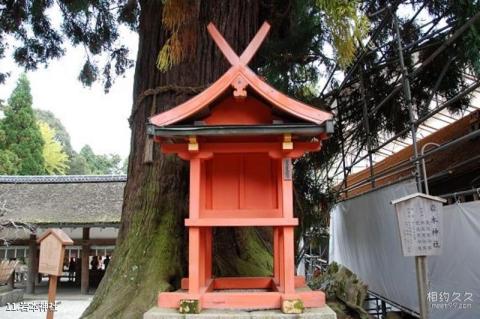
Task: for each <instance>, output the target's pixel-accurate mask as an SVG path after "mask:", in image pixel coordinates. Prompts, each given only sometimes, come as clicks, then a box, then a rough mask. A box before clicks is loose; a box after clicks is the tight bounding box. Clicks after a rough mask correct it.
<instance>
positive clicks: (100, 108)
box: [0, 28, 154, 158]
mask: <svg viewBox="0 0 480 319" xmlns="http://www.w3.org/2000/svg"><path fill="white" fill-rule="evenodd" d="M121 36H122V42H123V43H126V45H127V46H128V47H129V48H130V52H131V58H132V59H135V57H136V50H137V45H138V36H137V35H136V34H135V33H133V32H131V31H129V30H127V29H126V28H125V29H122V30H121ZM0 61H1V62H0V67H1V69H2V71H4V72H5V71H9V72H11V75H10V77H9V78H7V80H6V82H5V84H3V85H2V84H0V99H2V100H4V101H7V100H8V97H9V96H10V94H11V92H12V90H13V89H14V88H15V85H16V81H17V79H18V77H19V75H20V74H21V73H22V72H23V69H22V68H19V67H18V66H17V65H16V64H15V63H14V61H13V59H12V58H11V51H10V52H7V56H6V58H5V59H2V60H0ZM84 61H85V51H84V49H83V47H76V48H74V47H71V46H68V47H67V52H66V54H65V55H64V56H63V57H62V58H60V59H59V60H54V61H51V62H50V63H49V65H48V67H47V68H44V67H40V68H39V69H38V70H36V71H34V72H27V76H28V78H29V80H30V85H31V89H32V96H33V107H34V108H37V109H42V110H49V111H51V112H53V113H54V114H55V116H56V117H57V118H58V119H60V121H61V122H62V123H63V125H64V126H65V128H66V129H67V131H68V133H69V134H70V138H71V142H72V146H73V148H74V149H75V150H76V151H79V150H80V149H81V148H82V147H83V146H84V145H85V144H88V145H90V146H91V147H92V149H93V150H94V152H95V153H97V154H110V153H117V154H119V155H120V156H122V158H126V157H127V156H128V154H129V151H130V128H129V125H128V117H129V116H130V111H131V107H132V101H133V97H132V90H133V74H134V68H132V69H129V70H128V71H127V72H126V73H125V76H124V77H120V78H117V80H116V81H115V83H114V85H113V87H112V88H111V89H110V92H109V93H107V94H105V93H104V90H103V86H102V84H101V83H97V84H95V85H93V86H92V87H91V88H86V87H83V86H82V84H81V83H80V81H79V80H78V79H77V78H78V74H79V72H80V70H81V68H82V66H83V63H84ZM152 67H154V66H152Z"/></svg>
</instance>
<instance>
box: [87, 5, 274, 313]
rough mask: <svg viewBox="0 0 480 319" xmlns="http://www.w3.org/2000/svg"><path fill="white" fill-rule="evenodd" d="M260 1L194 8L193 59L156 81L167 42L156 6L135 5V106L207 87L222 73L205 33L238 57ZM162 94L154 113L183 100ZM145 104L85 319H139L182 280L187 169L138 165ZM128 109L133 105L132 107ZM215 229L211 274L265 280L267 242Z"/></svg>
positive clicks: (173, 164)
mask: <svg viewBox="0 0 480 319" xmlns="http://www.w3.org/2000/svg"><path fill="white" fill-rule="evenodd" d="M259 2H260V1H245V0H229V1H224V0H207V1H200V6H199V10H200V13H199V21H198V26H199V32H198V40H197V49H196V53H195V56H194V57H193V58H192V59H191V60H188V61H186V62H183V63H182V64H180V65H178V66H175V67H173V68H172V69H171V70H170V71H168V72H166V73H162V72H160V71H158V70H157V69H156V66H155V65H156V59H157V54H158V52H159V50H160V48H161V47H162V45H163V43H164V42H165V39H166V34H165V30H164V28H163V26H162V24H161V20H162V19H161V17H162V1H141V2H140V3H141V13H140V27H139V35H140V42H139V50H138V57H137V63H136V70H135V83H134V100H136V99H137V97H138V96H139V95H140V94H142V93H143V92H144V91H145V90H148V89H152V88H156V87H161V86H169V85H175V86H183V87H197V86H200V85H206V84H210V83H212V82H214V81H215V80H216V79H217V78H218V77H220V76H221V75H222V74H223V73H224V72H225V71H226V70H227V68H228V66H229V65H228V63H227V61H226V60H225V58H224V57H223V56H222V55H221V54H220V52H219V50H218V49H217V48H216V46H215V44H214V43H213V41H212V40H211V39H210V38H209V36H208V34H207V32H206V25H207V24H208V22H210V21H213V22H214V23H215V24H216V25H217V27H218V28H219V30H220V32H221V33H222V34H223V35H224V36H225V38H226V39H227V41H229V42H230V43H231V45H232V46H233V48H234V50H236V51H237V52H241V51H243V49H244V48H245V47H246V45H247V44H248V42H249V41H250V40H251V38H252V37H253V36H254V34H255V33H256V31H257V30H258V28H259V25H260V23H261V22H262V21H260V7H259V6H260V4H259ZM190 97H191V95H187V94H185V93H180V92H175V91H169V92H164V93H161V94H159V95H158V96H157V98H156V104H157V105H156V110H155V113H157V112H161V111H164V110H166V109H168V108H172V107H174V106H176V105H178V104H179V103H181V102H182V101H184V100H186V99H188V98H190ZM151 105H152V97H148V98H146V99H144V100H143V103H141V104H140V105H139V106H138V109H137V110H134V111H133V112H132V114H133V117H132V140H131V154H130V158H129V168H128V181H127V185H126V188H125V194H124V206H123V214H122V225H121V228H120V233H119V237H118V240H117V248H116V250H115V253H114V256H113V259H112V261H111V263H110V266H109V268H108V271H107V273H106V275H105V277H104V279H103V280H102V283H101V284H100V287H99V288H98V290H97V293H96V295H95V297H94V299H93V302H92V303H91V305H90V306H89V308H88V309H87V310H86V311H85V313H84V317H88V318H141V316H142V314H143V313H144V312H145V311H146V310H147V309H149V308H150V307H152V306H153V305H155V303H156V299H157V296H158V293H159V291H165V290H169V289H176V288H178V286H179V283H180V279H181V277H182V276H185V275H187V273H186V272H187V271H186V270H187V269H188V268H187V260H186V257H187V255H188V254H187V251H188V247H187V242H188V241H187V232H186V230H185V227H184V218H185V217H186V216H187V207H188V166H187V163H186V162H183V161H182V160H180V159H178V158H176V157H175V156H164V155H162V154H160V152H159V149H158V146H157V147H155V150H154V152H153V155H154V161H153V163H152V164H144V163H143V156H144V148H145V145H146V143H145V136H146V133H145V124H146V122H147V119H148V117H149V116H150V115H151V110H150V109H151V107H150V106H151ZM133 107H134V108H135V102H134V106H133ZM231 234H232V230H230V231H229V230H225V229H217V230H216V232H215V245H214V254H215V258H214V270H215V271H216V273H217V274H219V275H220V274H221V275H232V274H250V275H265V274H270V273H271V270H272V260H271V254H270V249H269V248H270V247H268V241H266V240H264V238H263V237H264V236H262V234H261V232H259V231H258V230H256V229H244V230H235V231H234V232H233V234H234V236H232V235H231Z"/></svg>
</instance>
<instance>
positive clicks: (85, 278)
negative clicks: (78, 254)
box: [80, 227, 90, 295]
mask: <svg viewBox="0 0 480 319" xmlns="http://www.w3.org/2000/svg"><path fill="white" fill-rule="evenodd" d="M82 239H83V243H82V272H81V280H80V293H81V294H82V295H86V294H88V288H89V269H88V266H89V257H90V245H89V244H88V240H89V239H90V228H88V227H85V228H83V236H82Z"/></svg>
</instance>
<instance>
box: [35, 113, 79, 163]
mask: <svg viewBox="0 0 480 319" xmlns="http://www.w3.org/2000/svg"><path fill="white" fill-rule="evenodd" d="M33 113H34V114H35V118H36V119H37V121H39V122H44V123H46V124H47V125H48V126H49V127H50V128H51V129H52V130H53V131H54V132H55V136H54V138H55V140H56V141H57V142H59V143H60V144H61V146H62V148H63V150H64V151H65V153H66V154H67V155H68V157H69V158H71V157H72V156H73V153H74V152H75V151H74V150H73V148H72V144H71V142H70V134H68V132H67V129H66V128H65V126H64V125H63V124H62V122H60V120H59V119H58V118H56V117H55V115H54V114H53V113H52V112H50V111H46V110H40V109H34V110H33Z"/></svg>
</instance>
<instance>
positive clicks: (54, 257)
mask: <svg viewBox="0 0 480 319" xmlns="http://www.w3.org/2000/svg"><path fill="white" fill-rule="evenodd" d="M37 243H39V244H40V259H39V264H38V272H40V273H43V274H48V275H50V278H49V286H48V311H47V319H53V312H54V310H53V305H54V304H55V296H56V294H57V281H58V276H61V275H62V273H63V258H64V255H65V246H66V245H73V240H72V239H71V238H70V237H68V235H67V234H65V232H63V231H62V230H61V229H58V228H51V229H48V230H47V231H46V232H45V233H43V234H42V236H40V237H39V238H38V240H37Z"/></svg>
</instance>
